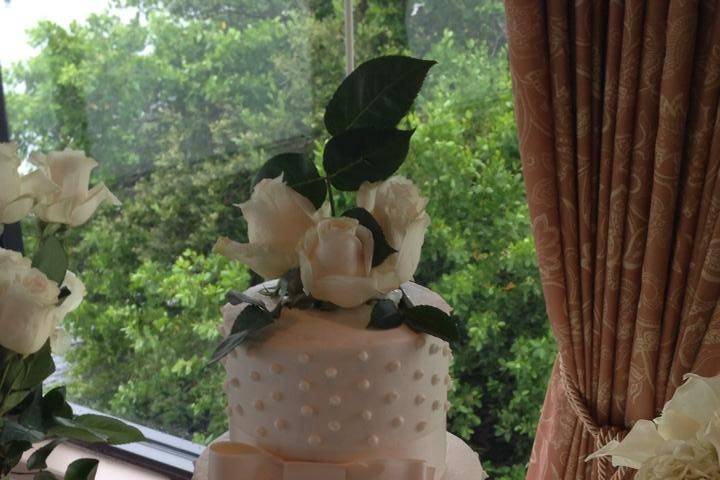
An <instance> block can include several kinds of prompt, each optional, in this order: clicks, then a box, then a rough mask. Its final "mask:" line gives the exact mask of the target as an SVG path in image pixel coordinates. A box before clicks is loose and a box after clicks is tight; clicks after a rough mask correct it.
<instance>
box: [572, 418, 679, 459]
mask: <svg viewBox="0 0 720 480" xmlns="http://www.w3.org/2000/svg"><path fill="white" fill-rule="evenodd" d="M664 444H665V439H663V438H662V437H661V436H660V434H659V433H658V432H657V429H656V427H655V424H654V423H653V422H651V421H649V420H638V422H637V423H636V424H635V426H634V427H633V428H632V430H630V432H629V433H628V435H627V436H626V437H625V439H624V440H623V441H622V442H617V441H612V442H609V443H608V444H607V445H605V446H604V447H602V448H601V449H600V450H598V451H597V452H595V453H593V454H592V455H590V456H588V457H587V459H586V460H587V461H589V460H594V459H596V458H599V457H604V456H608V455H609V456H612V463H613V465H614V466H616V467H630V468H635V469H637V468H640V466H641V465H642V464H643V463H644V462H646V461H647V460H649V459H650V458H652V457H654V456H655V455H657V452H658V451H659V450H660V449H661V448H662V447H663V445H664Z"/></svg>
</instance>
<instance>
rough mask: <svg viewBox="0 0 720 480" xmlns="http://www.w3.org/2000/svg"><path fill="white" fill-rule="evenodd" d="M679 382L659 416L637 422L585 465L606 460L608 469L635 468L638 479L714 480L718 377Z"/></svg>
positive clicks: (718, 445) (719, 474)
mask: <svg viewBox="0 0 720 480" xmlns="http://www.w3.org/2000/svg"><path fill="white" fill-rule="evenodd" d="M685 380H686V381H685V383H684V384H683V385H681V386H680V387H679V388H678V389H677V391H676V392H675V395H673V397H672V399H671V400H670V401H668V402H667V403H666V404H665V406H664V408H663V411H662V414H661V416H660V417H658V418H656V419H655V420H654V421H649V420H640V421H638V422H637V423H635V425H634V426H633V428H632V430H630V432H629V433H628V435H627V437H625V439H624V440H623V441H622V442H618V441H612V442H610V443H608V444H607V445H605V446H604V447H603V448H601V449H600V450H598V451H597V452H595V453H593V454H592V455H590V456H589V457H588V460H592V459H594V458H598V457H603V456H611V457H612V463H613V465H614V466H616V467H619V466H624V467H629V468H634V469H637V470H638V472H637V474H636V475H635V478H636V479H638V480H655V479H658V480H659V479H666V478H697V479H703V478H707V479H720V462H719V461H718V458H719V456H720V376H717V377H712V378H704V377H700V376H697V375H693V374H688V375H686V376H685ZM678 472H679V476H678ZM686 475H689V476H686Z"/></svg>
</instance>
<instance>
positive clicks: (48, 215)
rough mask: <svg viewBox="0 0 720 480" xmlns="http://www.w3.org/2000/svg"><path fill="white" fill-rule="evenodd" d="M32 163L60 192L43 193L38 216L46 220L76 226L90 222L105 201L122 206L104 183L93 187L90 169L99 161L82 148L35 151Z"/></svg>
mask: <svg viewBox="0 0 720 480" xmlns="http://www.w3.org/2000/svg"><path fill="white" fill-rule="evenodd" d="M30 162H32V163H33V164H34V165H36V166H37V167H38V169H39V171H40V172H42V173H44V174H45V175H47V176H48V177H49V178H50V179H51V180H52V181H53V183H55V184H56V185H57V186H58V190H57V191H55V192H53V193H50V194H46V195H42V196H41V197H40V200H39V202H38V205H37V206H36V207H35V212H36V213H37V215H38V217H40V219H41V220H43V221H45V222H50V223H63V224H67V225H70V226H73V227H77V226H80V225H82V224H84V223H85V222H87V221H88V220H89V219H90V217H91V216H92V215H93V213H95V210H97V208H98V207H99V206H100V205H101V204H102V203H103V202H106V201H107V202H110V203H111V204H112V205H116V206H117V205H120V201H119V200H118V199H117V197H116V196H115V195H113V194H112V192H111V191H110V190H108V188H107V187H106V186H105V185H104V184H102V183H100V184H98V185H95V186H94V187H93V188H92V189H90V187H89V184H90V172H91V171H92V170H93V169H94V168H95V167H96V166H97V162H96V161H95V160H93V159H92V158H90V157H87V156H85V154H84V153H83V152H81V151H75V150H65V151H62V152H51V153H49V154H48V155H43V154H40V153H33V154H32V155H31V156H30Z"/></svg>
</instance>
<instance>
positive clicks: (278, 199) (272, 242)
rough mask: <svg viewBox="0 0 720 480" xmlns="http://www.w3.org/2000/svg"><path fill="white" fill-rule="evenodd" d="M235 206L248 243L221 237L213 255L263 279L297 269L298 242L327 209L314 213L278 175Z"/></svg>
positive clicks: (260, 185)
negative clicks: (244, 267) (245, 222)
mask: <svg viewBox="0 0 720 480" xmlns="http://www.w3.org/2000/svg"><path fill="white" fill-rule="evenodd" d="M238 206H239V207H240V210H242V213H243V216H244V217H245V220H246V221H247V223H248V240H249V243H244V244H241V243H238V242H235V241H233V240H230V239H229V238H226V237H221V238H220V239H219V240H218V241H217V243H216V244H215V248H214V251H215V252H217V253H220V254H222V255H224V256H226V257H228V258H230V259H232V260H239V261H241V262H242V263H244V264H246V265H248V266H249V267H250V268H251V269H253V270H254V271H255V272H257V273H258V274H259V275H260V276H262V277H263V278H265V279H271V278H277V277H280V276H282V275H283V274H285V273H286V272H287V271H288V270H290V269H291V268H294V267H297V266H298V255H297V252H296V247H297V244H298V241H299V240H300V238H301V237H302V236H303V234H304V233H305V232H306V231H307V230H308V229H309V228H311V227H313V226H314V225H315V224H316V223H317V222H318V220H320V219H321V218H323V217H326V216H327V215H328V211H327V205H324V206H323V207H321V208H320V209H317V210H316V209H315V207H314V206H313V204H312V202H311V201H310V200H308V199H307V198H305V197H304V196H302V195H300V194H299V193H298V192H296V191H295V190H293V189H292V188H291V187H289V186H287V185H286V184H285V183H284V182H283V176H282V175H280V176H279V177H277V178H272V179H270V178H266V179H263V180H261V181H260V182H259V183H258V184H257V185H255V188H254V189H253V192H252V195H251V196H250V200H248V201H247V202H245V203H243V204H240V205H238Z"/></svg>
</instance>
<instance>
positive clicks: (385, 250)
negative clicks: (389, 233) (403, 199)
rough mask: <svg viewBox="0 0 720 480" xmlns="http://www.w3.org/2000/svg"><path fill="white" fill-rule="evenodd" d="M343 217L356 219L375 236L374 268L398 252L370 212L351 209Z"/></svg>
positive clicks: (361, 209)
mask: <svg viewBox="0 0 720 480" xmlns="http://www.w3.org/2000/svg"><path fill="white" fill-rule="evenodd" d="M342 216H343V217H349V218H354V219H355V220H357V221H358V222H360V225H362V226H363V227H365V228H367V229H368V230H370V233H372V236H373V260H372V266H373V267H377V266H378V265H380V264H381V263H383V262H384V261H385V259H386V258H387V257H389V256H390V255H392V254H393V253H395V252H397V250H395V249H394V248H392V247H391V246H390V244H389V243H388V242H387V239H386V238H385V234H384V233H383V230H382V227H381V226H380V224H379V223H378V222H377V220H375V217H373V216H372V214H371V213H370V212H368V211H367V210H365V209H364V208H362V207H357V208H353V209H350V210H348V211H346V212H345V213H343V214H342Z"/></svg>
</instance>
